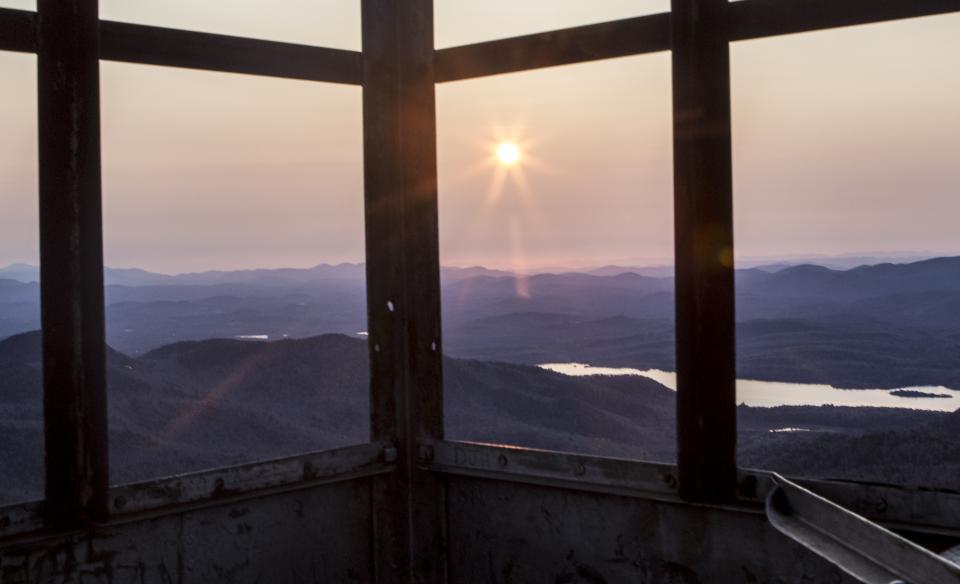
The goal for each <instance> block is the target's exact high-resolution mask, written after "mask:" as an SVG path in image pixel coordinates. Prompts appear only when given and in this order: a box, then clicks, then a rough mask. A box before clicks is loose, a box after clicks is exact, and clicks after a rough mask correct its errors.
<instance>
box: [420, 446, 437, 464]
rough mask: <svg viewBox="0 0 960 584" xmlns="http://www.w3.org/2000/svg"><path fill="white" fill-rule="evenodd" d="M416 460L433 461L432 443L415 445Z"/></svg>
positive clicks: (422, 462) (424, 462) (421, 462)
mask: <svg viewBox="0 0 960 584" xmlns="http://www.w3.org/2000/svg"><path fill="white" fill-rule="evenodd" d="M417 462H419V463H420V464H426V463H428V462H433V445H432V444H421V445H419V446H418V447H417Z"/></svg>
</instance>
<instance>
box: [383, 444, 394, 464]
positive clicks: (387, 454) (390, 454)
mask: <svg viewBox="0 0 960 584" xmlns="http://www.w3.org/2000/svg"><path fill="white" fill-rule="evenodd" d="M383 462H397V449H396V448H394V447H393V446H387V447H386V448H384V449H383Z"/></svg>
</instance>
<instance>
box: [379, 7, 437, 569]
mask: <svg viewBox="0 0 960 584" xmlns="http://www.w3.org/2000/svg"><path fill="white" fill-rule="evenodd" d="M362 15H363V55H364V89H363V91H364V95H363V116H364V181H365V205H366V211H365V213H366V245H367V251H366V253H367V304H368V319H369V324H368V329H369V337H368V342H369V345H370V363H371V371H370V380H371V399H370V405H371V417H372V418H371V427H372V434H373V439H374V440H382V441H387V442H390V443H393V444H394V445H395V446H396V452H397V468H398V470H397V472H394V473H391V474H390V475H386V476H383V477H379V478H377V479H375V481H374V494H373V504H374V536H375V543H374V555H375V558H374V563H375V573H376V580H377V582H379V583H386V582H437V583H440V582H444V581H445V579H446V560H445V558H446V551H445V546H444V524H445V518H444V484H443V480H442V478H441V477H439V476H438V475H435V474H431V473H427V472H425V471H423V470H421V469H419V468H418V462H422V461H425V460H426V459H429V457H430V456H431V447H430V444H431V443H432V442H433V441H435V440H439V439H442V437H443V401H442V398H443V390H442V378H441V365H442V346H441V342H440V266H439V235H438V226H437V154H436V107H435V88H434V76H433V3H432V0H401V1H397V0H363V1H362Z"/></svg>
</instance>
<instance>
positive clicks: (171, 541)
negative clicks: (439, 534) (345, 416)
mask: <svg viewBox="0 0 960 584" xmlns="http://www.w3.org/2000/svg"><path fill="white" fill-rule="evenodd" d="M370 526H371V517H370V479H358V480H353V481H347V482H341V483H336V484H329V485H322V486H317V487H312V488H307V489H300V490H293V491H287V492H282V493H275V494H269V495H264V496H261V497H258V498H249V499H244V500H237V501H233V502H229V503H227V502H225V503H224V504H222V505H207V506H203V507H202V508H193V509H187V510H182V511H177V512H173V513H170V514H168V515H162V514H152V515H150V516H149V517H142V518H128V519H124V520H122V521H121V522H118V523H114V524H109V525H106V526H103V527H99V528H97V529H95V530H89V531H82V532H75V533H72V534H68V535H60V536H58V537H55V538H53V537H51V538H46V539H44V538H39V539H38V538H36V537H31V538H27V537H23V538H18V539H14V540H9V541H6V542H4V543H2V544H0V584H21V583H30V584H34V583H41V582H42V583H63V584H66V583H68V582H69V583H76V582H83V583H84V584H88V583H96V584H101V583H102V584H108V583H110V584H125V583H128V582H129V583H137V584H152V583H158V584H187V583H197V584H201V583H202V584H208V583H221V582H222V583H228V582H230V583H238V584H243V583H286V582H291V583H301V582H303V583H316V582H345V583H349V582H369V581H371V579H372V578H371V574H370V565H371V558H370V545H371V543H370V542H371V539H372V534H371V530H370Z"/></svg>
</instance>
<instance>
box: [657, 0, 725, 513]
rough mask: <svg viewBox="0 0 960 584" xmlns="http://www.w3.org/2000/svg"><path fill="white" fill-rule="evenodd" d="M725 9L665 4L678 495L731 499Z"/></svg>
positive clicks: (686, 0)
mask: <svg viewBox="0 0 960 584" xmlns="http://www.w3.org/2000/svg"><path fill="white" fill-rule="evenodd" d="M726 8H727V0H673V51H672V54H673V145H674V149H673V166H674V213H675V223H674V238H675V244H676V245H675V249H676V252H675V258H676V259H675V262H676V263H675V265H676V320H677V326H676V330H677V439H678V444H677V464H678V467H679V474H680V493H681V495H682V496H683V497H684V498H686V499H688V500H691V501H697V502H722V501H727V500H730V499H732V498H733V497H734V496H735V494H736V483H737V480H736V472H737V470H736V446H737V412H736V358H735V342H734V322H735V320H734V291H733V288H734V282H733V170H732V163H731V157H732V146H731V138H730V136H731V130H730V51H729V43H728V42H727V38H726V35H725V32H724V20H725V16H726Z"/></svg>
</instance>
